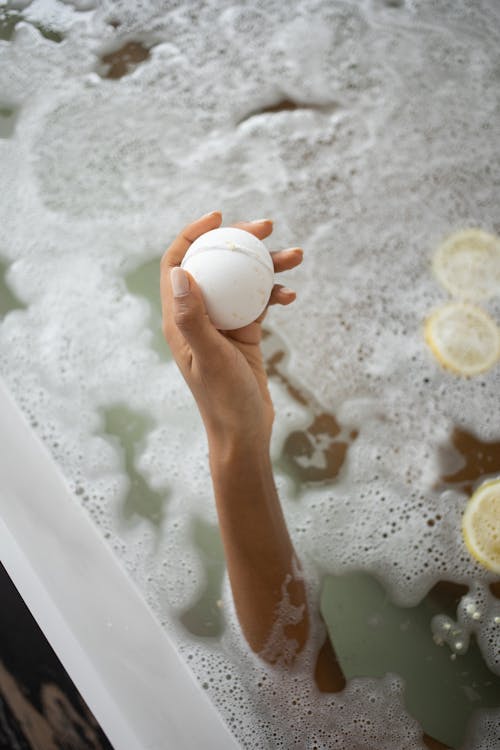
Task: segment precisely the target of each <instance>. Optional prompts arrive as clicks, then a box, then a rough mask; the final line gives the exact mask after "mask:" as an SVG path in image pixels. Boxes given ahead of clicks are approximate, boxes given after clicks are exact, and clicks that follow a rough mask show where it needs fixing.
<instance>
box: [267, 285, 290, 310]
mask: <svg viewBox="0 0 500 750" xmlns="http://www.w3.org/2000/svg"><path fill="white" fill-rule="evenodd" d="M296 298H297V293H296V292H294V291H293V289H289V288H288V287H287V286H283V285H282V284H275V285H274V286H273V289H272V292H271V296H270V297H269V302H268V303H267V305H268V306H269V305H289V304H290V303H291V302H293V301H294V300H295V299H296Z"/></svg>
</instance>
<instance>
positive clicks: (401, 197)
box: [0, 0, 500, 750]
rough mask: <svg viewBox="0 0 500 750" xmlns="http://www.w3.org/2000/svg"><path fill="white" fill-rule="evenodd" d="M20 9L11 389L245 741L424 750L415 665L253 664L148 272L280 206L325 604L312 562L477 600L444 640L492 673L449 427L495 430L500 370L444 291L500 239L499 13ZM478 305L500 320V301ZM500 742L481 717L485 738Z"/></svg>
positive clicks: (414, 597)
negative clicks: (457, 264)
mask: <svg viewBox="0 0 500 750" xmlns="http://www.w3.org/2000/svg"><path fill="white" fill-rule="evenodd" d="M0 22H1V25H0V164H1V169H0V181H1V186H2V204H1V206H0V212H1V215H0V258H1V260H2V264H1V265H0V272H1V273H2V274H4V275H5V283H6V284H7V285H8V287H9V289H10V292H11V293H12V295H13V299H15V300H16V304H15V305H12V307H13V308H14V307H15V309H12V310H11V312H9V313H8V314H7V315H5V316H4V318H3V320H2V321H1V324H0V372H1V373H2V376H3V377H4V378H5V379H6V381H7V383H8V385H9V387H10V389H11V390H12V392H13V394H14V395H15V397H16V398H17V401H18V403H19V404H20V406H21V407H22V409H23V410H24V412H25V413H26V414H27V415H28V417H29V419H30V421H31V423H32V425H33V428H34V429H35V430H36V431H37V433H38V434H39V435H40V436H41V437H42V438H43V440H44V441H45V443H46V444H47V446H48V448H49V449H50V451H51V452H52V454H53V456H54V458H55V459H56V461H57V462H58V464H59V466H60V467H61V468H62V470H63V472H64V474H65V476H66V477H67V479H68V482H69V483H70V485H71V487H72V489H73V490H74V492H75V497H76V498H77V499H78V500H79V501H80V502H81V503H82V505H83V507H85V508H86V509H87V511H88V513H89V514H90V515H91V517H92V518H93V519H94V521H95V522H96V524H97V526H98V527H99V529H100V530H101V531H102V533H103V535H104V536H105V537H106V539H107V541H108V542H109V544H110V545H111V546H112V548H113V549H114V550H115V552H116V554H117V555H118V556H119V558H120V559H121V560H122V561H123V563H124V565H125V566H126V568H127V570H128V571H129V573H130V575H131V576H132V577H133V578H134V580H135V581H136V582H137V583H138V585H139V586H140V588H141V590H142V591H143V593H144V596H145V598H146V599H147V601H148V602H149V603H150V604H151V606H152V607H153V609H154V611H155V612H156V614H157V615H158V618H159V619H160V621H161V622H162V623H163V624H164V625H165V627H166V628H168V629H169V631H170V633H171V634H172V635H173V637H174V638H175V639H176V641H177V642H178V644H179V648H180V649H181V650H182V652H183V653H184V655H185V657H186V659H187V661H188V663H189V664H190V665H191V666H192V667H193V669H194V670H195V672H196V674H197V676H198V678H199V680H200V682H201V683H202V684H203V685H204V686H206V689H207V690H208V692H209V693H210V695H211V697H212V698H213V700H214V701H215V703H216V704H217V705H218V706H219V708H220V710H221V712H222V714H223V715H224V717H225V719H226V721H227V722H228V723H229V725H230V726H231V728H232V730H233V731H234V733H235V734H236V735H237V737H238V738H239V739H240V741H241V743H242V746H243V747H247V748H252V749H254V748H255V749H256V748H259V749H261V748H264V747H269V748H280V747H282V748H287V750H288V749H290V748H305V747H308V748H313V747H316V748H342V750H346V749H347V748H349V750H352V749H354V748H380V747H382V746H383V747H384V748H386V749H387V750H391V749H392V748H394V749H396V748H397V749H398V750H400V749H401V748H412V749H415V748H422V747H423V745H422V740H421V731H420V729H419V728H418V726H417V725H416V723H415V721H414V719H413V718H411V717H409V716H408V715H407V713H406V712H405V710H404V708H403V697H402V696H403V695H404V689H403V686H402V685H401V682H400V681H399V679H398V678H397V677H396V676H391V675H389V676H387V677H386V678H384V679H381V680H375V679H366V680H354V681H352V682H350V683H349V685H348V686H347V688H346V690H345V691H344V692H342V693H340V694H336V695H334V696H325V695H320V694H319V693H318V692H317V691H316V690H315V688H314V687H313V685H312V681H311V679H310V669H311V668H312V664H313V659H312V655H311V653H309V655H307V654H306V655H304V657H303V659H304V660H303V662H302V669H297V670H296V671H295V672H294V671H292V672H286V673H285V674H281V675H279V676H278V677H277V676H276V670H275V671H273V670H271V669H267V668H265V667H264V666H263V665H262V663H261V662H259V661H258V660H257V659H256V658H255V657H253V656H252V655H250V654H249V653H248V650H247V648H246V644H245V643H244V641H243V640H242V636H241V634H240V632H239V629H238V627H237V624H236V618H235V613H234V610H233V608H232V602H231V596H230V592H229V588H228V585H227V581H224V582H222V583H221V581H220V578H221V576H220V566H221V565H222V564H223V562H222V558H221V557H220V555H221V553H220V552H216V551H214V549H215V547H214V549H212V548H210V549H209V548H208V546H207V545H206V544H205V543H204V542H202V541H200V539H199V537H198V535H197V534H198V532H197V529H198V528H200V524H201V527H202V528H205V529H212V531H213V533H216V523H217V518H216V513H215V509H214V503H213V497H212V489H211V483H210V477H209V473H208V461H207V446H206V439H205V436H204V433H203V428H202V423H201V420H200V417H199V415H198V412H197V410H196V407H195V405H194V401H193V399H192V397H191V394H190V393H189V392H188V390H187V387H186V385H185V383H184V381H183V379H182V377H181V376H180V374H179V372H178V370H177V368H176V366H175V364H174V363H173V362H172V361H171V360H170V359H169V356H168V351H167V349H166V347H165V349H164V352H163V354H162V355H161V356H160V353H159V352H160V351H161V349H160V348H159V347H158V345H157V344H156V343H155V331H156V330H157V327H158V273H159V264H158V265H155V263H156V262H157V261H159V258H160V257H161V255H162V253H163V251H164V249H165V247H166V245H167V244H168V242H169V241H170V240H171V239H172V238H173V236H174V235H175V234H176V233H177V232H178V230H179V229H180V228H181V227H182V226H183V225H184V224H185V223H186V222H187V221H190V220H192V219H194V218H196V217H198V216H199V215H201V214H203V213H205V212H207V211H210V210H213V209H221V210H222V211H223V215H224V223H225V224H229V223H231V222H233V221H237V220H240V219H242V218H254V217H259V216H272V217H273V218H274V220H275V232H274V234H273V239H272V241H270V242H269V247H270V249H274V248H279V247H284V246H295V245H302V246H303V247H304V248H305V253H306V255H305V262H304V264H303V266H301V267H300V268H299V269H296V270H294V271H292V272H290V273H289V274H288V277H287V281H286V283H287V284H289V285H291V286H292V287H293V288H295V289H297V292H298V299H297V301H296V303H295V304H294V305H293V307H292V308H283V309H277V308H273V310H272V312H271V313H270V315H269V317H268V319H267V320H266V326H267V328H268V329H269V332H270V334H271V335H270V336H268V338H267V339H266V341H265V348H266V352H265V353H266V358H267V362H268V370H269V372H270V373H271V375H270V387H271V391H272V396H273V399H274V401H275V403H276V405H277V409H276V412H277V415H278V417H277V421H276V425H275V430H274V435H273V445H272V451H273V458H274V461H275V466H276V482H277V486H278V489H279V492H280V496H281V498H282V501H283V505H284V510H285V514H286V517H287V520H288V523H289V526H290V530H291V533H292V536H293V540H294V544H295V546H296V549H297V552H298V554H299V557H300V558H301V559H302V561H303V562H304V565H305V568H306V570H307V572H308V577H309V579H310V580H311V581H312V583H311V587H312V589H311V595H310V596H311V608H312V610H313V611H314V608H315V606H316V605H315V602H316V601H317V590H316V588H315V587H316V586H317V585H318V582H317V580H316V578H317V576H318V575H319V571H321V572H330V573H334V574H341V573H343V572H346V571H350V570H359V569H362V570H365V571H367V572H371V573H372V574H374V575H376V576H377V578H379V579H380V580H381V581H383V582H384V585H385V586H386V588H387V590H388V592H389V594H390V596H391V597H392V598H393V599H394V600H395V601H396V602H398V603H399V604H401V605H410V604H415V603H416V602H418V601H419V600H420V599H421V598H422V597H423V596H424V595H425V593H426V592H427V591H428V590H429V589H430V588H431V587H432V586H433V584H434V583H435V582H436V581H438V580H451V581H455V582H457V583H462V584H466V585H467V586H468V587H469V593H468V594H467V596H466V597H465V598H464V599H463V601H462V602H461V604H460V605H459V608H458V610H457V612H456V615H455V617H450V615H449V614H446V613H444V612H443V614H442V616H437V617H436V619H435V620H434V621H433V624H432V632H433V634H434V636H435V638H436V639H437V640H440V641H441V642H443V644H444V645H445V646H446V648H450V649H451V650H452V651H453V654H456V655H457V658H459V655H460V653H461V652H463V651H464V650H466V649H467V643H468V641H469V639H470V638H471V636H474V637H475V638H476V639H477V641H478V643H479V646H480V649H481V652H482V654H483V657H484V659H485V660H486V662H487V664H488V665H489V667H490V669H491V670H492V671H493V672H496V673H497V674H499V673H500V664H499V663H498V653H499V643H500V635H499V633H500V626H499V622H500V612H499V606H498V600H497V599H495V598H494V597H493V595H492V592H491V589H490V586H489V584H491V583H492V581H493V577H492V574H491V573H488V572H487V571H485V570H484V569H482V568H481V566H480V565H479V564H478V563H476V562H475V561H474V560H472V559H471V557H470V556H469V554H468V552H467V550H466V549H465V546H464V544H463V540H462V536H461V516H462V513H463V510H464V508H465V505H466V502H467V495H468V493H469V492H470V490H471V486H469V485H468V484H467V482H466V481H465V480H460V481H459V480H458V479H456V480H453V481H452V480H449V481H444V480H443V477H445V476H449V477H450V476H457V471H458V469H459V468H460V466H461V465H462V461H463V459H462V458H461V456H460V455H459V454H458V453H457V451H456V450H455V448H454V447H453V445H452V440H451V435H452V434H453V429H455V428H459V429H461V430H464V431H467V432H468V433H470V434H471V435H474V436H475V439H477V441H478V443H480V444H481V445H483V444H484V445H494V441H495V440H496V441H498V440H499V439H500V436H499V430H500V427H499V425H500V400H499V399H498V393H499V387H500V368H499V366H498V365H497V366H495V367H492V368H491V369H490V370H489V371H488V372H485V373H484V374H481V375H480V376H477V377H474V378H469V379H467V378H460V377H457V376H454V375H453V374H451V373H449V372H446V371H444V370H442V369H441V367H440V365H439V363H438V362H436V361H435V360H434V359H433V358H432V355H431V354H430V352H429V351H428V349H427V348H426V345H425V342H424V337H423V321H424V320H425V318H426V317H427V315H428V314H429V312H430V311H431V310H432V309H433V308H435V307H437V306H440V305H443V304H445V303H447V302H448V301H449V297H448V292H447V291H446V289H444V288H443V287H441V286H440V285H439V283H438V282H437V280H436V278H435V276H434V275H433V274H432V271H431V260H432V257H433V254H434V252H435V249H436V248H437V247H438V246H439V244H440V243H441V242H442V241H443V239H444V238H445V237H446V236H448V235H449V234H451V233H452V232H454V231H459V230H461V229H465V228H467V227H478V228H481V229H482V230H484V231H485V232H488V233H491V234H494V235H498V234H499V233H500V225H499V223H498V190H497V187H498V186H497V175H498V170H499V167H500V156H499V152H498V143H499V142H500V120H499V118H498V108H499V105H500V86H499V78H498V71H499V69H500V44H499V36H500V35H499V33H498V29H499V28H500V13H499V9H498V4H497V3H496V2H495V0H481V1H480V2H475V3H473V4H471V3H466V2H446V3H428V2H422V1H421V0H398V1H395V0H366V1H365V2H363V3H351V2H347V1H341V0H336V1H335V2H328V1H327V0H325V1H323V0H315V1H314V2H313V1H312V0H311V1H309V0H308V1H307V2H292V3H287V4H283V3H281V2H278V0H276V1H272V2H267V3H260V2H255V3H252V4H250V5H243V6H239V5H235V4H232V3H231V2H229V1H227V0H212V2H201V1H200V2H198V1H196V2H189V3H184V4H167V3H165V4H161V3H158V2H156V1H153V0H144V2H141V3H133V2H130V1H129V0H117V1H113V2H111V0H109V1H108V0H105V1H104V2H101V3H96V2H94V1H93V0H74V1H73V2H70V1H69V0H67V1H66V2H64V3H62V2H59V1H58V0H44V1H42V0H34V2H31V3H29V2H16V3H15V4H12V7H11V6H10V4H9V5H7V6H6V5H5V4H4V5H0ZM214 201H215V203H214ZM4 269H5V270H4ZM151 269H152V271H153V272H151ZM132 277H133V278H134V279H135V280H136V282H135V283H134V286H133V289H132V286H131V285H130V284H129V282H128V280H129V279H130V278H132ZM483 306H484V309H485V310H486V311H487V313H488V314H489V315H490V316H491V318H492V319H493V320H495V321H496V323H497V324H500V298H499V297H498V295H497V296H492V297H491V298H489V299H488V300H486V301H485V302H484V305H483ZM278 332H279V333H278ZM117 414H122V416H123V420H122V421H124V424H125V426H124V427H123V429H121V431H120V430H117V429H115V427H113V425H114V424H115V422H113V420H112V419H111V417H110V415H115V416H116V415H117ZM115 421H116V420H115ZM118 422H120V419H118ZM127 424H134V425H135V426H136V428H134V430H128V429H127ZM186 446H189V450H188V451H187V450H186ZM478 461H479V459H478ZM492 465H493V463H490V464H488V465H486V464H484V465H483V464H481V466H482V467H483V468H482V469H480V470H478V471H477V472H476V474H475V478H473V479H472V480H471V482H470V483H469V484H470V485H474V483H475V482H477V481H479V480H480V479H481V478H483V477H484V476H486V475H488V466H492ZM490 471H491V469H490ZM453 472H455V474H453ZM144 488H146V490H144ZM145 494H146V495H147V497H148V498H149V500H148V503H149V504H148V505H147V507H146V505H145V504H144V502H142V500H143V499H144V496H145ZM141 502H142V505H141ZM210 533H212V532H210ZM211 555H212V557H211ZM214 555H215V557H214ZM217 555H219V556H218V557H217ZM214 559H215V560H216V561H217V565H216V568H217V571H219V572H217V575H216V576H215V578H213V580H212V579H210V570H212V573H213V570H214V567H213V565H215V563H213V560H214ZM211 566H212V567H211ZM207 571H208V572H207ZM211 581H212V583H211ZM213 581H217V582H216V583H213ZM210 592H212V594H210ZM213 592H215V594H214V593H213ZM209 595H210V596H212V599H213V600H214V601H215V602H216V604H213V602H212V604H213V606H217V608H218V610H219V614H220V617H219V618H218V619H217V617H215V615H214V618H215V619H214V622H219V623H223V624H222V625H217V627H215V625H214V628H215V630H217V628H219V630H220V631H224V633H223V635H220V633H219V635H218V636H217V637H214V638H212V639H211V640H210V641H209V643H207V642H205V641H203V640H202V639H200V637H199V635H197V634H196V633H195V632H194V630H193V629H192V630H189V627H191V626H189V627H187V626H186V625H185V623H187V622H191V619H190V618H189V617H187V616H186V615H185V613H186V612H188V611H189V612H193V611H194V610H196V608H198V609H199V608H200V607H204V606H207V607H208V606H209V605H208V604H206V602H207V601H208V599H209ZM210 606H212V605H210ZM210 611H211V610H210ZM214 611H215V610H214ZM181 615H182V616H181ZM211 616H212V615H211ZM179 618H180V619H179ZM214 632H215V631H214ZM217 632H219V631H217ZM323 636H324V632H323V631H321V628H319V626H318V632H317V633H316V635H315V637H314V638H313V645H312V646H311V648H313V646H314V647H318V644H319V643H320V641H321V638H322V637H323ZM459 644H460V645H459ZM308 659H309V661H308ZM284 681H286V690H285V691H283V690H282V686H283V684H284ZM283 694H285V695H286V705H284V704H283ZM495 716H496V719H495ZM256 717H258V718H256ZM285 717H286V718H285ZM495 722H496V723H495ZM285 727H286V728H285ZM497 729H498V716H497V714H494V712H489V713H485V714H483V715H481V716H478V718H477V720H475V723H474V726H473V727H472V728H471V735H470V736H471V738H472V739H471V740H470V743H469V744H468V745H467V747H468V748H475V750H483V749H486V748H489V749H490V750H491V748H493V747H495V746H496V745H497V743H498V741H499V739H498V731H497Z"/></svg>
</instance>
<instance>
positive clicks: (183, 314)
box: [174, 307, 197, 331]
mask: <svg viewBox="0 0 500 750" xmlns="http://www.w3.org/2000/svg"><path fill="white" fill-rule="evenodd" d="M174 320H175V324H176V326H177V328H180V329H181V330H183V331H190V330H192V329H193V328H194V327H195V326H196V322H197V316H196V311H195V310H193V309H192V308H189V307H178V308H177V309H176V310H175V312H174Z"/></svg>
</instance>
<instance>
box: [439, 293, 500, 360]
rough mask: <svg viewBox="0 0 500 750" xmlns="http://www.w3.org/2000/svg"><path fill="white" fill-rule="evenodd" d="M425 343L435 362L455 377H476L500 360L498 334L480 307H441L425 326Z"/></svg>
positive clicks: (462, 304) (459, 305) (492, 322)
mask: <svg viewBox="0 0 500 750" xmlns="http://www.w3.org/2000/svg"><path fill="white" fill-rule="evenodd" d="M425 340H426V342H427V344H428V345H429V347H430V349H431V351H432V353H433V354H434V356H435V357H436V359H437V360H438V361H439V362H440V363H441V364H442V365H443V367H447V368H449V369H450V370H452V371H453V372H455V373H458V374H459V375H477V374H478V373H480V372H484V371H485V370H488V369H489V368H490V367H492V365H494V364H495V362H496V361H497V360H498V358H499V357H500V331H499V329H498V326H497V325H496V323H495V321H494V320H492V318H490V316H489V315H488V314H487V313H486V312H484V310H481V308H480V307H476V306H475V305H471V304H468V303H466V302H455V303H450V304H448V305H443V307H440V308H439V309H438V310H436V311H435V312H434V313H433V314H432V315H431V316H430V317H429V318H428V319H427V321H426V323H425Z"/></svg>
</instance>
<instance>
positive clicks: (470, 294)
mask: <svg viewBox="0 0 500 750" xmlns="http://www.w3.org/2000/svg"><path fill="white" fill-rule="evenodd" d="M469 238H470V239H471V242H472V243H473V240H474V239H475V238H477V239H478V240H479V241H480V242H482V243H484V244H490V245H491V246H492V247H493V248H494V251H495V252H498V254H499V256H500V238H499V237H497V235H495V234H492V233H491V232H486V231H485V230H484V229H474V228H472V227H470V228H469V229H461V230H459V231H458V232H454V233H453V234H451V235H449V236H448V237H447V238H446V239H445V240H443V242H442V243H441V244H440V245H439V247H438V248H437V250H436V252H435V253H434V256H433V259H432V270H433V271H434V275H435V276H436V278H437V280H438V281H439V283H440V284H441V285H442V286H443V287H444V288H445V289H446V290H447V291H448V292H449V293H450V294H451V295H452V296H453V297H455V298H457V299H462V300H470V301H473V302H480V301H481V300H487V299H491V298H492V297H495V296H497V295H498V293H499V292H500V289H499V290H498V291H495V290H489V291H485V290H484V289H478V288H477V287H473V286H472V287H469V288H467V289H464V288H463V287H462V286H461V285H460V284H456V283H453V275H452V274H451V279H452V280H451V281H450V274H449V273H446V271H445V263H444V258H445V257H446V256H447V255H448V254H449V253H450V252H451V253H453V246H454V245H456V244H457V243H458V242H459V241H463V240H464V239H469Z"/></svg>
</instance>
